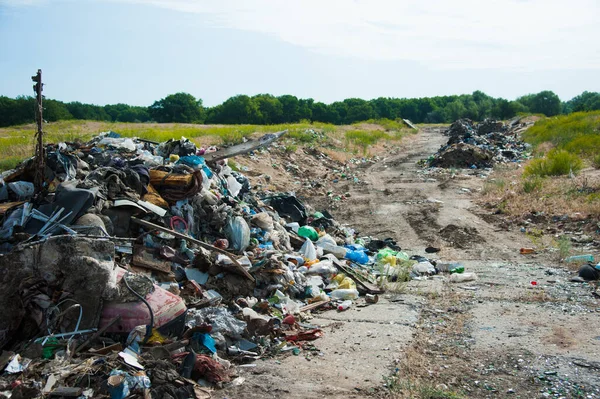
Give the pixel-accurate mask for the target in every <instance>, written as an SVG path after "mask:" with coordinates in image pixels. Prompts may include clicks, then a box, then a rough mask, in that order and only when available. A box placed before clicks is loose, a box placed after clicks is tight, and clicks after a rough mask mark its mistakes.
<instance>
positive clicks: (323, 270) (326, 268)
mask: <svg viewBox="0 0 600 399" xmlns="http://www.w3.org/2000/svg"><path fill="white" fill-rule="evenodd" d="M306 273H307V274H319V275H321V276H330V275H332V274H335V273H337V268H336V267H335V266H333V262H332V261H330V260H329V259H327V260H322V261H321V262H317V263H315V264H314V265H312V266H311V267H310V268H309V269H308V271H307V272H306Z"/></svg>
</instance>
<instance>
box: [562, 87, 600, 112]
mask: <svg viewBox="0 0 600 399" xmlns="http://www.w3.org/2000/svg"><path fill="white" fill-rule="evenodd" d="M565 105H566V110H567V112H580V111H596V110H600V93H594V92H589V91H584V92H583V93H581V94H580V95H578V96H576V97H573V98H572V99H571V100H570V101H567V102H566V104H565Z"/></svg>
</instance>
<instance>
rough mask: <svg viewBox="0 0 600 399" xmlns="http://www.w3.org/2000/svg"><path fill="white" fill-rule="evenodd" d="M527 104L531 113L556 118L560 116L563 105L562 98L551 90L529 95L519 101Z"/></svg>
mask: <svg viewBox="0 0 600 399" xmlns="http://www.w3.org/2000/svg"><path fill="white" fill-rule="evenodd" d="M517 101H519V102H521V103H522V104H525V106H527V108H528V110H529V112H532V113H534V114H544V115H546V116H554V115H558V114H560V111H561V109H562V104H561V102H560V98H558V96H557V95H556V94H554V92H552V91H550V90H544V91H541V92H539V93H537V94H527V95H525V96H523V97H520V98H518V99H517Z"/></svg>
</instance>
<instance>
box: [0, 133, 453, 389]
mask: <svg viewBox="0 0 600 399" xmlns="http://www.w3.org/2000/svg"><path fill="white" fill-rule="evenodd" d="M282 134H283V132H280V133H278V134H269V135H266V136H263V137H262V138H261V139H259V140H256V141H249V142H246V143H243V144H240V145H237V146H233V147H229V148H225V149H221V150H219V149H217V148H214V147H209V148H197V147H196V146H195V144H194V143H193V142H191V141H189V140H187V139H185V138H182V139H181V140H169V141H167V142H164V143H154V142H150V141H147V140H141V139H135V138H124V137H120V136H119V135H118V134H116V133H114V132H106V133H102V134H100V135H99V136H98V137H96V138H94V139H92V140H91V141H89V142H87V143H59V144H56V145H55V144H50V145H48V146H47V147H46V151H45V156H46V158H45V165H46V166H45V170H44V171H43V181H44V188H43V190H42V191H41V192H39V193H37V192H35V190H34V185H33V183H32V182H33V181H34V177H35V173H36V170H35V167H34V165H35V163H34V162H33V160H32V159H30V160H28V161H25V162H24V163H22V164H21V165H19V166H18V167H17V168H16V169H14V170H11V171H7V172H4V173H2V175H1V180H0V217H2V220H1V224H0V277H1V278H0V289H1V291H0V292H1V294H0V347H1V348H2V349H3V350H4V351H3V353H2V355H1V356H0V359H1V361H0V363H1V364H0V370H4V374H3V375H2V376H0V397H9V396H10V395H11V394H12V395H13V397H40V396H55V397H56V396H58V397H60V396H65V397H87V398H92V397H93V398H97V397H111V398H125V397H151V398H180V397H181V398H183V397H185V398H208V397H210V396H211V393H210V390H211V389H213V388H214V387H222V386H224V385H227V384H238V383H241V382H242V380H241V379H236V371H235V370H236V368H235V367H233V363H235V364H245V365H250V366H251V365H252V364H254V362H255V361H257V360H258V359H260V358H262V357H265V356H272V355H276V354H280V355H281V354H294V355H298V354H299V353H300V352H301V351H302V350H305V349H306V350H310V349H311V344H310V342H311V341H313V340H315V339H317V338H319V337H321V336H322V335H323V331H321V330H320V329H319V328H318V327H317V326H313V325H311V324H309V323H307V322H306V316H307V314H308V313H310V312H311V311H313V310H316V309H319V308H322V309H337V310H339V311H343V310H346V309H348V308H350V307H351V306H353V303H355V302H356V301H360V302H361V303H363V304H368V303H375V302H377V300H378V297H377V295H378V294H381V293H382V292H383V289H381V288H380V287H382V286H384V283H385V282H386V281H396V280H400V279H406V278H407V276H408V275H410V277H411V278H415V279H420V278H426V277H425V276H427V275H431V274H435V273H438V272H439V271H440V270H439V269H437V268H436V264H435V262H433V261H431V262H430V261H429V260H428V259H426V258H423V257H419V256H413V257H409V255H408V254H406V253H405V252H402V251H401V248H400V247H398V246H397V245H396V243H395V242H394V241H393V240H391V239H386V240H378V239H374V238H359V237H358V236H357V233H356V232H355V231H354V230H352V229H351V228H348V227H345V226H342V225H341V224H339V223H338V222H337V221H336V220H334V219H333V217H332V216H331V215H330V214H329V213H328V212H326V211H322V212H316V211H315V210H313V209H311V208H310V207H309V206H307V205H305V204H304V203H302V202H301V201H300V200H299V199H298V198H297V197H296V196H295V195H294V194H293V193H271V192H267V193H256V192H253V191H252V187H251V185H250V182H249V181H248V179H247V178H246V177H245V176H244V175H243V174H241V173H239V172H236V171H234V170H233V169H232V168H231V167H230V166H228V162H227V157H230V156H235V155H239V154H243V153H247V152H251V151H254V150H255V149H257V148H259V147H261V146H265V145H269V144H270V143H272V142H273V141H275V140H277V139H278V138H279V137H280V136H281V135H282ZM450 266H451V268H453V270H450V269H448V267H447V265H446V269H444V270H445V271H451V272H452V271H454V272H456V273H460V272H462V270H459V269H458V268H457V267H455V265H450ZM363 294H364V295H365V296H364V297H359V296H360V295H363ZM3 395H4V396H3ZM129 395H131V396H129Z"/></svg>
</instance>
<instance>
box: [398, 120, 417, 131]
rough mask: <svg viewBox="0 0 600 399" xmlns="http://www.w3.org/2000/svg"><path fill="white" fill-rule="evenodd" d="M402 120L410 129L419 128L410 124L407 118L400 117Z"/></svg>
mask: <svg viewBox="0 0 600 399" xmlns="http://www.w3.org/2000/svg"><path fill="white" fill-rule="evenodd" d="M402 122H404V123H405V124H406V126H408V127H409V128H411V129H415V130H419V129H417V127H416V126H415V125H413V124H412V122H411V121H409V120H408V119H402Z"/></svg>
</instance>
